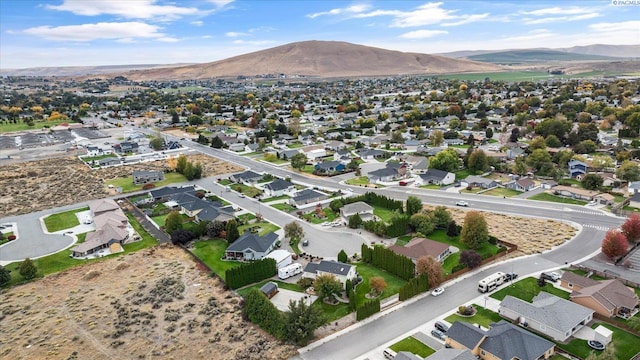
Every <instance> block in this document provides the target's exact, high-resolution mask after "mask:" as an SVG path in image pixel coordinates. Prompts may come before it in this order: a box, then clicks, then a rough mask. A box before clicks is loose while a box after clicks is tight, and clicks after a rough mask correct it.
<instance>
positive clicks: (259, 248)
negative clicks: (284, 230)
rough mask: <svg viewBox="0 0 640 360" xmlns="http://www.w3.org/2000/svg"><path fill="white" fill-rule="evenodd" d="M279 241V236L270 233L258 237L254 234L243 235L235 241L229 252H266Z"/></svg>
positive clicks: (228, 249)
mask: <svg viewBox="0 0 640 360" xmlns="http://www.w3.org/2000/svg"><path fill="white" fill-rule="evenodd" d="M276 240H278V234H276V233H273V232H271V233H268V234H265V235H264V236H258V235H256V234H252V233H244V234H242V235H241V236H240V237H239V238H238V239H236V241H234V242H233V243H232V244H231V245H229V247H228V248H227V251H244V250H246V249H252V250H254V251H256V252H265V251H267V249H269V247H271V245H273V243H275V242H276Z"/></svg>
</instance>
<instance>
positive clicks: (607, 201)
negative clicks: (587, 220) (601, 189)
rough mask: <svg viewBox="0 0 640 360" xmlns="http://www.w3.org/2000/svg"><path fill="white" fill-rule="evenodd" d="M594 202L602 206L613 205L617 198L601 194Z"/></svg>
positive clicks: (594, 198)
mask: <svg viewBox="0 0 640 360" xmlns="http://www.w3.org/2000/svg"><path fill="white" fill-rule="evenodd" d="M593 200H595V201H597V202H598V204H601V205H613V203H614V202H615V201H616V198H615V196H613V195H611V194H609V193H600V194H598V195H596V196H594V197H593Z"/></svg>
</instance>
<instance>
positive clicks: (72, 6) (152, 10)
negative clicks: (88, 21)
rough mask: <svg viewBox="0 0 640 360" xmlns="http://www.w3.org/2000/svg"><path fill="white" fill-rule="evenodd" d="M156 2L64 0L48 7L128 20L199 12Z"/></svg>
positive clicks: (140, 0) (189, 8)
mask: <svg viewBox="0 0 640 360" xmlns="http://www.w3.org/2000/svg"><path fill="white" fill-rule="evenodd" d="M155 3H156V0H135V1H123V0H121V1H112V0H91V1H87V0H64V2H63V3H62V4H61V5H46V8H48V9H51V10H57V11H68V12H71V13H73V14H76V15H84V16H97V15H103V14H108V15H115V16H121V17H124V18H128V19H150V20H158V21H161V20H169V19H177V18H180V17H182V16H185V15H194V14H197V13H198V12H199V10H198V9H197V8H194V7H181V6H175V5H156V4H155Z"/></svg>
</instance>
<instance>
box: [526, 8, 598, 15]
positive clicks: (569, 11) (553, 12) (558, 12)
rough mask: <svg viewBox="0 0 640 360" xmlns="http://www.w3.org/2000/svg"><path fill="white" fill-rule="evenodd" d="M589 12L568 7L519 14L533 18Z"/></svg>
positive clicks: (588, 10) (585, 9) (584, 9)
mask: <svg viewBox="0 0 640 360" xmlns="http://www.w3.org/2000/svg"><path fill="white" fill-rule="evenodd" d="M591 11H592V10H590V9H588V8H584V7H576V6H570V7H565V8H561V7H551V8H544V9H538V10H533V11H523V12H521V14H525V15H533V16H543V15H576V14H585V13H589V12H591Z"/></svg>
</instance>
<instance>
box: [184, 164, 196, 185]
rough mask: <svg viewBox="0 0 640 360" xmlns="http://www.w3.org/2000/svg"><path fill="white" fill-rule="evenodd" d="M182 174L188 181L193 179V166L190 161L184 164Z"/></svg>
mask: <svg viewBox="0 0 640 360" xmlns="http://www.w3.org/2000/svg"><path fill="white" fill-rule="evenodd" d="M182 175H184V177H186V178H187V180H189V181H191V180H193V179H195V168H194V167H193V164H192V163H191V162H190V161H187V163H186V164H185V166H184V170H183V171H182Z"/></svg>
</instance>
